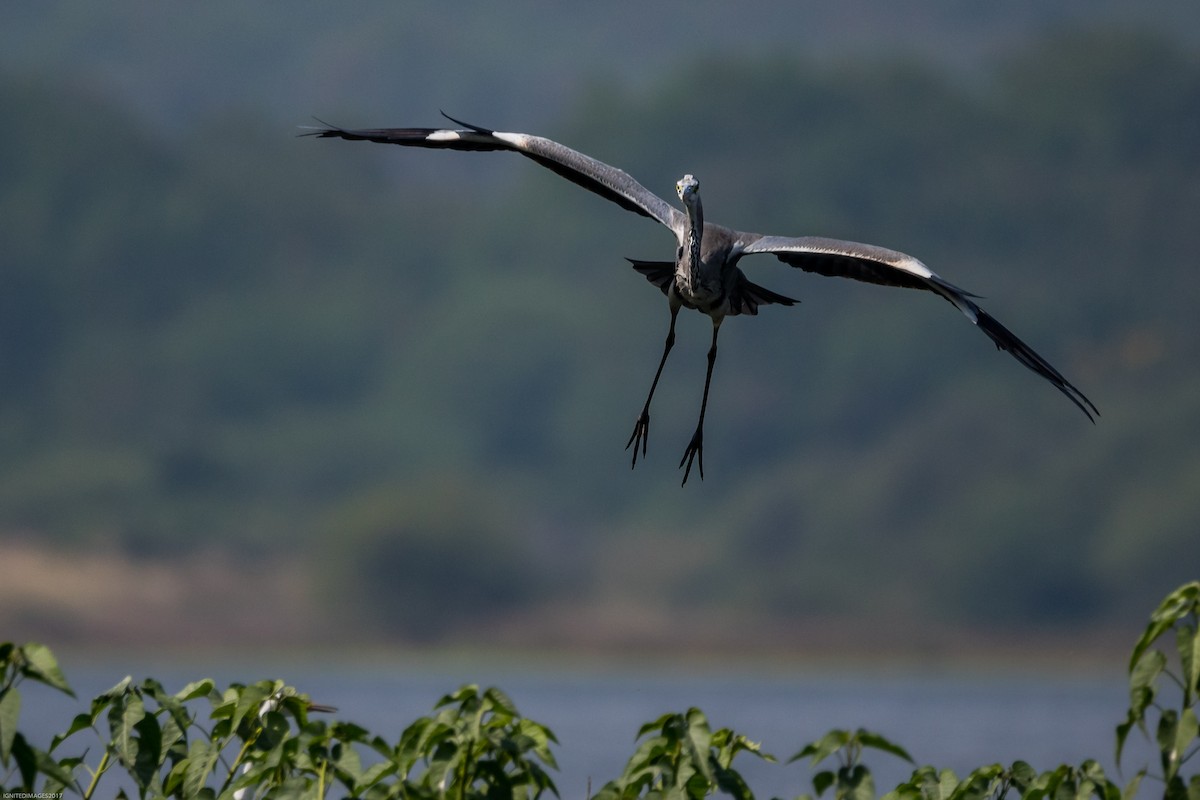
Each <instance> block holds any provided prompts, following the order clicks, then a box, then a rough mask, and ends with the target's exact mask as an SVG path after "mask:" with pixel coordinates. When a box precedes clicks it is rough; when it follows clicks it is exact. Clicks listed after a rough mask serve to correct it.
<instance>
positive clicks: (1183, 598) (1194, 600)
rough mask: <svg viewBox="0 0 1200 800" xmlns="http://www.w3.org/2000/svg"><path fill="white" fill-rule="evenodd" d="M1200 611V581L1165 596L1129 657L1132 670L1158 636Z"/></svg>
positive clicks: (1185, 585) (1187, 584) (1186, 584)
mask: <svg viewBox="0 0 1200 800" xmlns="http://www.w3.org/2000/svg"><path fill="white" fill-rule="evenodd" d="M1198 613H1200V581H1193V582H1191V583H1185V584H1184V585H1183V586H1180V587H1179V588H1178V589H1176V590H1175V591H1173V592H1171V593H1170V594H1169V595H1167V596H1166V597H1165V598H1163V601H1162V602H1161V603H1159V605H1158V608H1156V609H1155V610H1154V613H1152V614H1151V615H1150V624H1149V625H1147V626H1146V629H1145V630H1144V631H1143V632H1142V635H1141V637H1140V638H1139V639H1138V641H1137V644H1135V645H1134V648H1133V653H1132V655H1130V658H1129V665H1130V666H1129V668H1130V671H1131V672H1132V670H1133V666H1134V665H1135V664H1137V662H1138V661H1139V660H1140V659H1141V657H1142V653H1144V652H1145V651H1146V650H1147V649H1148V648H1149V647H1150V645H1152V644H1154V642H1155V641H1156V640H1157V639H1158V637H1160V636H1162V635H1163V634H1164V633H1166V632H1167V631H1168V630H1169V629H1170V628H1171V627H1172V626H1173V625H1175V623H1176V622H1179V621H1181V620H1183V619H1186V618H1187V617H1188V616H1189V615H1191V616H1195V615H1197V614H1198Z"/></svg>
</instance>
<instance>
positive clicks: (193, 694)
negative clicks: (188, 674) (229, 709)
mask: <svg viewBox="0 0 1200 800" xmlns="http://www.w3.org/2000/svg"><path fill="white" fill-rule="evenodd" d="M215 691H216V683H215V682H214V681H213V679H212V678H204V679H203V680H199V681H192V682H191V683H189V684H187V685H186V686H184V687H183V688H182V689H180V690H179V691H178V692H176V693H175V699H176V700H178V701H180V702H181V703H186V702H187V701H188V700H195V699H196V698H198V697H210V696H211V695H212V694H213V693H214V692H215Z"/></svg>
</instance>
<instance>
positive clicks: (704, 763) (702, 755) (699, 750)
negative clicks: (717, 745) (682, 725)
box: [687, 708, 715, 785]
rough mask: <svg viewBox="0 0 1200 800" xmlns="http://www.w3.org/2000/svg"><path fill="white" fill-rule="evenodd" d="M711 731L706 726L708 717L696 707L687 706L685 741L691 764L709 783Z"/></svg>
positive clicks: (712, 781)
mask: <svg viewBox="0 0 1200 800" xmlns="http://www.w3.org/2000/svg"><path fill="white" fill-rule="evenodd" d="M712 738H713V735H712V731H710V730H709V728H708V718H707V717H705V716H704V712H702V711H701V710H700V709H698V708H689V709H688V712H687V741H688V750H689V751H690V753H691V758H692V765H693V767H694V768H695V769H696V771H697V772H699V773H700V774H701V775H703V776H704V780H706V781H707V782H708V783H709V784H710V785H711V784H712V783H714V781H715V779H714V776H713V771H712V765H711V764H709V763H708V757H709V751H710V750H711V749H712Z"/></svg>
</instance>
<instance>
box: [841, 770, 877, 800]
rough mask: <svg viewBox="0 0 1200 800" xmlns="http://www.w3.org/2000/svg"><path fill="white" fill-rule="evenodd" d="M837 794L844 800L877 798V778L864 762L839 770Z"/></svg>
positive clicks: (873, 799) (871, 799) (870, 799)
mask: <svg viewBox="0 0 1200 800" xmlns="http://www.w3.org/2000/svg"><path fill="white" fill-rule="evenodd" d="M837 796H838V797H839V798H842V800H875V779H874V778H873V777H871V771H870V770H869V769H867V768H866V766H864V765H863V764H855V765H854V766H853V767H850V768H845V767H843V768H842V769H839V770H838V787H837Z"/></svg>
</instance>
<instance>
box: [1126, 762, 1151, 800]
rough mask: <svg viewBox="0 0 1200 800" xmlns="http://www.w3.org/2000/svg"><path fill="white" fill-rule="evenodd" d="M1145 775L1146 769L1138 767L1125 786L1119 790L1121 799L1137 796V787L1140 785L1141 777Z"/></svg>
mask: <svg viewBox="0 0 1200 800" xmlns="http://www.w3.org/2000/svg"><path fill="white" fill-rule="evenodd" d="M1144 777H1146V770H1145V769H1140V770H1138V771H1137V774H1136V775H1134V776H1133V778H1131V779H1130V781H1129V783H1128V784H1126V786H1125V788H1124V789H1123V790H1122V791H1121V798H1122V800H1134V798H1135V797H1137V796H1138V789H1139V788H1140V787H1141V785H1142V778H1144Z"/></svg>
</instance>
